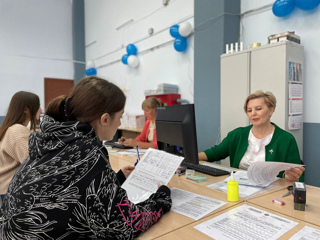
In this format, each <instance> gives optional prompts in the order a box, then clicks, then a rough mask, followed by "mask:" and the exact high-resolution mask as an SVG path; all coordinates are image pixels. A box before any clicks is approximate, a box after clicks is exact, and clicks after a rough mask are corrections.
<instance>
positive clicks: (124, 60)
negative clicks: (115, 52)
mask: <svg viewBox="0 0 320 240" xmlns="http://www.w3.org/2000/svg"><path fill="white" fill-rule="evenodd" d="M128 57H129V55H128V54H124V55H123V56H122V58H121V61H122V63H123V64H126V65H127V64H128Z"/></svg>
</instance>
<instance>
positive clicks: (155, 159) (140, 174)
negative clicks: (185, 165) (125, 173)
mask: <svg viewBox="0 0 320 240" xmlns="http://www.w3.org/2000/svg"><path fill="white" fill-rule="evenodd" d="M182 160H183V157H179V156H176V155H173V154H170V153H166V152H164V151H160V150H156V149H153V148H149V149H148V151H147V152H146V153H145V154H144V155H143V157H142V159H141V160H140V161H139V163H138V164H137V165H136V168H135V169H134V170H133V171H132V173H131V174H130V175H129V177H128V178H127V180H126V181H125V182H124V183H123V184H122V188H124V189H125V190H126V191H127V194H128V198H129V200H130V201H131V202H133V203H139V202H142V201H144V200H146V199H148V198H149V197H150V195H151V194H153V193H155V192H156V191H157V190H158V184H160V185H167V184H168V183H169V181H170V179H171V178H172V176H173V174H174V173H175V172H176V170H177V168H178V167H179V165H180V163H181V162H182Z"/></svg>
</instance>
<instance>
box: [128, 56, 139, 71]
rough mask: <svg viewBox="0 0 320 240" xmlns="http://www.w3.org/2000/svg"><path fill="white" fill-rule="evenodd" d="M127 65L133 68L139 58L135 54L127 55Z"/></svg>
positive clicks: (137, 63) (136, 65)
mask: <svg viewBox="0 0 320 240" xmlns="http://www.w3.org/2000/svg"><path fill="white" fill-rule="evenodd" d="M128 65H129V66H130V67H133V68H136V67H138V65H139V59H138V58H137V57H136V56H135V55H130V56H129V57H128Z"/></svg>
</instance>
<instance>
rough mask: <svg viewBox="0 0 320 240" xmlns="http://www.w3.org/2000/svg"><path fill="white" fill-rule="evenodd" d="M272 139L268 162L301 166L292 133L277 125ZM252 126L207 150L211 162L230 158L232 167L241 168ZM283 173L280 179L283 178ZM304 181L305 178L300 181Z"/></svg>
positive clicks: (230, 135)
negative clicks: (240, 164)
mask: <svg viewBox="0 0 320 240" xmlns="http://www.w3.org/2000/svg"><path fill="white" fill-rule="evenodd" d="M272 124H273V125H274V126H275V130H274V133H273V136H272V139H271V141H270V143H269V144H268V145H266V146H265V151H266V157H265V159H266V161H270V162H288V163H296V164H301V159H300V155H299V149H298V145H297V143H296V140H295V138H294V137H293V136H292V134H291V133H288V132H286V131H284V130H282V129H281V128H279V127H278V126H277V125H276V124H274V123H272ZM251 128H252V125H250V126H248V127H240V128H236V129H235V130H233V131H231V132H229V133H228V135H227V137H226V138H225V139H223V141H222V142H221V143H220V144H219V145H216V146H214V147H212V148H210V149H207V150H205V151H204V152H205V154H206V155H207V157H208V161H209V162H213V161H219V160H221V159H225V158H226V157H230V166H231V167H234V168H239V163H240V161H241V159H242V157H243V155H244V154H245V152H246V150H247V148H248V145H249V143H248V138H249V133H250V129H251ZM282 176H283V172H281V173H280V174H279V175H278V177H282ZM301 180H302V181H303V180H304V178H303V176H302V177H301V178H300V181H301Z"/></svg>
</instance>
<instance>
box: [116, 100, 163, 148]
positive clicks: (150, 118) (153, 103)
mask: <svg viewBox="0 0 320 240" xmlns="http://www.w3.org/2000/svg"><path fill="white" fill-rule="evenodd" d="M161 105H162V103H161V101H160V100H159V99H158V98H155V97H149V98H147V99H146V100H144V101H143V103H142V110H143V112H144V115H145V116H146V118H147V121H146V123H145V124H144V126H143V129H142V132H141V134H140V135H139V136H138V137H136V138H135V139H132V138H125V137H121V138H120V139H119V142H120V143H122V144H123V145H125V146H131V147H135V146H138V147H139V148H141V149H148V148H156V149H158V145H157V134H156V108H157V107H160V106H161Z"/></svg>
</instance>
